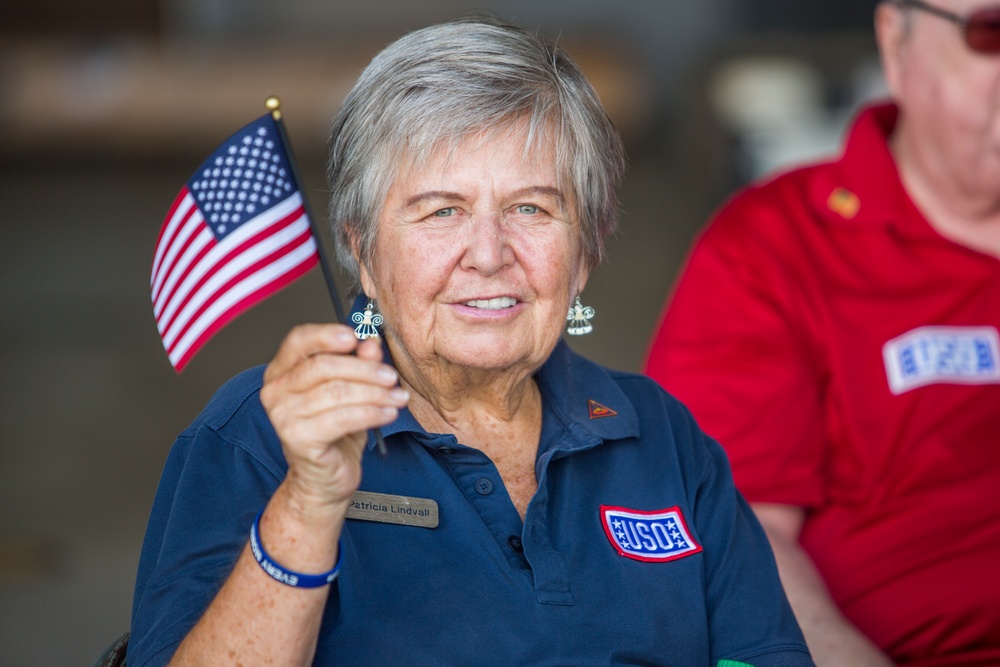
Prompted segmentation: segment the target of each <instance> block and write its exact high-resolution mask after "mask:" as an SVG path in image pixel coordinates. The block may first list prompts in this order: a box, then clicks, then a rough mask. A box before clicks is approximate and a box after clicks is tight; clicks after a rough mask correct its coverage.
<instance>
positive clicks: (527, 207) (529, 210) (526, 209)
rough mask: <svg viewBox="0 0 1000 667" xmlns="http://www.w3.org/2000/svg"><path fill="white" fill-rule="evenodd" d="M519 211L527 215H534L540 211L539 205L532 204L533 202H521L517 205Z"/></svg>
mask: <svg viewBox="0 0 1000 667" xmlns="http://www.w3.org/2000/svg"><path fill="white" fill-rule="evenodd" d="M517 212H518V213H523V214H525V215H534V214H535V213H538V207H537V206H532V205H531V204H521V205H520V206H518V207H517Z"/></svg>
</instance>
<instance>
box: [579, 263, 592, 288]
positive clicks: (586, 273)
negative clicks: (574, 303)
mask: <svg viewBox="0 0 1000 667" xmlns="http://www.w3.org/2000/svg"><path fill="white" fill-rule="evenodd" d="M588 278H590V269H588V268H587V267H586V266H581V267H580V276H579V277H578V278H577V281H576V294H582V293H583V288H584V287H586V286H587V279H588Z"/></svg>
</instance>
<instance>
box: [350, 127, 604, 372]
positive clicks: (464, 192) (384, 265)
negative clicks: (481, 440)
mask: <svg viewBox="0 0 1000 667" xmlns="http://www.w3.org/2000/svg"><path fill="white" fill-rule="evenodd" d="M524 137H525V134H524V133H523V132H522V131H520V130H519V129H514V130H511V131H509V132H500V133H497V134H496V135H495V136H493V137H489V138H482V137H478V136H472V137H469V138H467V139H465V140H463V141H462V143H460V144H459V146H458V148H457V150H455V151H454V152H452V151H450V150H442V151H438V152H437V153H434V154H432V156H431V158H430V159H429V160H427V161H426V162H423V163H419V164H414V165H412V166H411V167H410V168H409V169H407V170H404V171H403V172H402V173H401V174H400V175H399V177H398V178H397V179H396V181H395V183H394V184H393V186H392V187H391V188H390V190H389V193H388V196H387V197H386V201H385V204H384V206H383V208H382V213H381V215H380V217H379V220H378V233H377V241H376V246H375V247H376V249H375V256H374V261H373V263H372V264H373V266H372V267H369V268H370V269H371V272H370V273H369V272H368V271H367V270H366V269H365V267H363V266H362V270H361V282H362V286H363V287H364V290H365V292H366V293H367V294H368V296H370V297H372V298H375V299H377V301H378V307H379V310H380V311H381V312H382V314H383V316H384V317H385V332H386V336H387V340H388V342H389V345H390V349H391V350H392V353H393V356H394V357H396V358H397V364H401V363H402V362H403V360H402V359H399V356H400V354H403V355H405V356H407V357H409V358H410V359H411V360H412V361H413V362H414V363H416V364H417V365H419V366H422V367H423V366H426V365H427V364H432V365H437V366H439V367H441V366H443V367H447V366H450V365H457V366H460V367H465V368H469V369H480V370H497V371H502V370H508V369H514V368H518V367H521V368H526V369H528V370H534V369H535V368H537V367H538V366H540V365H541V364H542V363H543V362H544V361H545V359H546V358H547V357H548V355H549V353H550V352H551V351H552V349H553V348H554V347H555V345H556V342H557V341H558V339H559V336H560V334H561V331H562V328H563V326H564V325H565V321H566V312H567V310H568V309H569V305H570V301H571V299H572V298H573V297H574V296H576V295H577V294H578V293H579V292H580V291H581V290H582V289H583V286H584V284H585V283H586V280H587V275H588V271H587V269H586V267H585V265H584V261H583V251H582V247H581V241H580V226H579V221H578V219H577V214H576V210H575V206H574V203H573V201H574V200H573V193H572V192H570V191H569V190H568V189H566V188H567V184H566V183H565V182H563V183H562V184H560V181H559V178H558V177H557V169H556V163H555V151H554V147H553V146H552V145H551V144H550V143H548V142H539V143H544V147H543V148H540V149H534V150H531V151H527V152H526V151H525V148H524V147H525V138H524Z"/></svg>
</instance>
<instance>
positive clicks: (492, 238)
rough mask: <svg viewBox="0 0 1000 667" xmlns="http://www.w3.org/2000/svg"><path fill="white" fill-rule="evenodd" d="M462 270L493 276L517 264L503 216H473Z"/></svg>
mask: <svg viewBox="0 0 1000 667" xmlns="http://www.w3.org/2000/svg"><path fill="white" fill-rule="evenodd" d="M466 238H467V243H466V248H465V253H464V255H463V257H462V268H464V269H467V270H472V271H478V272H480V273H482V274H485V275H491V274H494V273H496V272H497V271H499V270H501V269H502V268H504V267H506V266H509V265H511V264H513V262H514V249H513V247H512V246H511V238H510V229H509V228H508V226H507V224H506V223H505V221H504V218H503V215H502V214H500V213H492V212H491V213H480V214H478V215H473V216H472V217H471V218H470V220H469V222H468V229H467V231H466Z"/></svg>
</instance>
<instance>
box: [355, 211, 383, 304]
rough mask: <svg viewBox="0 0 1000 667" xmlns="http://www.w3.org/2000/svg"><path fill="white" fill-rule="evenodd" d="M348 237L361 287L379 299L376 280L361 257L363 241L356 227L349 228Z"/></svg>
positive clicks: (373, 297)
mask: <svg viewBox="0 0 1000 667" xmlns="http://www.w3.org/2000/svg"><path fill="white" fill-rule="evenodd" d="M347 238H348V241H349V242H350V245H351V255H352V256H353V257H354V263H355V264H357V266H358V280H359V281H360V282H361V289H363V290H364V292H365V294H366V295H367V296H368V297H369V298H372V299H377V298H378V294H377V292H378V290H377V289H376V287H375V281H374V280H372V276H371V273H370V272H369V271H368V267H367V266H366V264H365V262H364V261H362V259H361V242H360V240H359V238H358V231H357V228H356V227H354V226H351V227H350V228H349V229H348V232H347Z"/></svg>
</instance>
